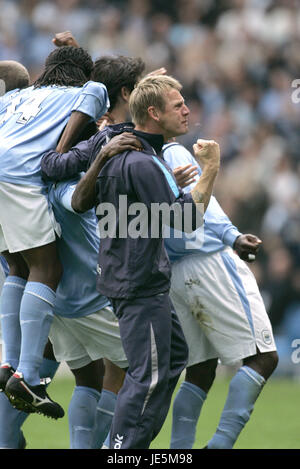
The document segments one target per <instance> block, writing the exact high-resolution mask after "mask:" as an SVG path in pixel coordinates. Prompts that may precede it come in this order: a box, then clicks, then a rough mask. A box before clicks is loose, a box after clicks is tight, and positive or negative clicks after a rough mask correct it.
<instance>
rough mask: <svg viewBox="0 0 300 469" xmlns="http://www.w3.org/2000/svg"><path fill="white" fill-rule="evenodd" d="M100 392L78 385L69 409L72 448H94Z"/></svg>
mask: <svg viewBox="0 0 300 469" xmlns="http://www.w3.org/2000/svg"><path fill="white" fill-rule="evenodd" d="M99 398H100V392H98V391H97V390H96V389H94V388H89V387H87V386H76V387H75V389H74V392H73V395H72V399H71V402H70V405H69V409H68V415H69V431H70V448H71V449H92V437H93V430H94V425H95V415H96V409H97V403H98V401H99Z"/></svg>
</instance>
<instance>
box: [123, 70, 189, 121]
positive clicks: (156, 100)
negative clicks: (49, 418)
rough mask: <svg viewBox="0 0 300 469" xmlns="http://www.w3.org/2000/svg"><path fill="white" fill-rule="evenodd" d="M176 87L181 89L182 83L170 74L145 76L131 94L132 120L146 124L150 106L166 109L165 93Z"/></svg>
mask: <svg viewBox="0 0 300 469" xmlns="http://www.w3.org/2000/svg"><path fill="white" fill-rule="evenodd" d="M171 89H175V90H177V91H181V89H182V85H181V84H180V83H179V81H178V80H176V79H175V78H173V77H171V76H169V75H153V76H152V75H151V76H149V75H148V76H146V77H145V78H143V79H142V80H141V81H140V82H139V83H138V84H137V85H136V87H135V88H134V90H133V91H132V93H131V95H130V100H129V111H130V114H131V117H132V121H133V122H134V123H135V124H138V125H144V124H145V123H146V121H147V119H148V108H149V107H150V106H155V107H156V108H158V109H159V110H161V111H163V110H164V109H165V104H166V101H165V93H166V92H168V91H170V90H171Z"/></svg>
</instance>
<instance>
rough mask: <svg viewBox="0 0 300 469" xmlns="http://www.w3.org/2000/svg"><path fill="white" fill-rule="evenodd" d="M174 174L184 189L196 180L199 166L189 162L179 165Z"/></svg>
mask: <svg viewBox="0 0 300 469" xmlns="http://www.w3.org/2000/svg"><path fill="white" fill-rule="evenodd" d="M173 174H174V176H175V178H176V182H177V185H178V186H179V187H181V188H182V189H183V188H184V187H187V186H189V185H190V184H192V183H193V182H195V181H196V179H195V176H197V174H198V168H197V166H193V165H192V163H189V164H187V165H186V166H178V168H175V169H174V170H173Z"/></svg>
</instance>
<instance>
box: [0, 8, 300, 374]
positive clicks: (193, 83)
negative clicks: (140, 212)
mask: <svg viewBox="0 0 300 469" xmlns="http://www.w3.org/2000/svg"><path fill="white" fill-rule="evenodd" d="M0 11H1V16H0V60H7V59H11V60H17V61H20V62H22V63H23V64H24V65H25V66H26V67H27V68H28V70H29V72H30V74H31V77H32V79H34V78H35V77H36V75H38V74H39V73H40V71H41V68H42V65H43V63H44V60H45V58H46V56H47V55H48V54H49V52H51V50H52V49H53V45H52V42H51V39H52V38H53V36H54V34H55V33H57V32H61V31H66V30H71V31H72V33H73V34H74V36H75V37H76V39H77V40H78V42H79V43H80V45H81V46H83V47H85V48H86V49H87V50H88V51H89V52H90V53H91V55H92V57H93V58H94V59H95V58H97V57H99V56H101V55H102V54H124V55H130V56H140V57H142V58H143V60H144V61H145V62H146V64H147V70H148V71H151V70H154V69H156V68H159V67H161V66H164V67H166V68H167V71H168V73H169V74H172V75H174V76H175V77H176V78H178V79H179V80H180V81H181V82H182V84H183V85H184V88H183V94H184V96H185V98H186V102H187V104H188V105H189V107H190V110H191V115H190V133H189V135H187V136H185V137H184V138H181V142H182V143H183V144H185V145H186V146H187V147H188V148H189V149H191V148H192V144H193V143H194V142H195V139H196V138H199V137H203V138H212V139H215V140H216V141H217V142H218V143H219V144H220V146H221V154H222V167H221V171H220V174H219V176H218V180H217V184H216V189H215V195H216V197H217V198H218V200H219V202H220V203H221V205H222V207H223V209H224V211H225V212H226V213H227V214H228V216H229V217H230V218H231V220H232V222H233V223H234V224H235V225H236V226H237V227H238V228H239V230H240V231H242V232H244V233H253V234H256V235H258V236H259V237H261V239H262V240H263V247H262V249H261V251H260V254H259V255H258V257H257V260H256V262H255V263H254V264H252V265H251V269H252V270H253V272H254V274H255V276H256V278H257V281H258V284H259V287H260V289H261V292H262V295H263V298H264V301H265V305H266V308H267V311H268V314H269V316H270V319H271V321H272V324H273V327H274V330H275V333H276V340H277V345H278V348H279V353H280V358H281V360H280V365H279V368H278V371H277V373H281V374H286V375H288V376H300V363H299V364H297V357H299V362H300V353H299V354H298V355H297V353H295V354H294V357H295V356H296V359H294V363H293V361H292V359H291V354H292V352H293V350H294V352H297V349H293V345H292V344H294V347H296V344H297V343H296V342H293V341H294V339H300V150H299V149H300V103H297V101H298V99H297V97H298V95H299V98H300V89H299V93H298V94H297V89H296V88H294V87H293V82H294V80H297V79H299V84H300V53H299V50H300V8H299V2H298V1H297V0H295V1H294V0H173V1H165V0H127V1H126V0H51V1H46V0H19V1H18V0H0ZM293 96H294V99H292V97H293ZM299 100H300V99H299ZM299 344H300V340H299ZM298 348H299V350H300V346H299V345H298Z"/></svg>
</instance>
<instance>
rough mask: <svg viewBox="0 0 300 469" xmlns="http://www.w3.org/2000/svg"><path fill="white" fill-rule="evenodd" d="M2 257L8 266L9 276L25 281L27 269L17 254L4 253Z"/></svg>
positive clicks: (27, 273)
mask: <svg viewBox="0 0 300 469" xmlns="http://www.w3.org/2000/svg"><path fill="white" fill-rule="evenodd" d="M2 255H3V256H4V258H5V260H6V262H7V264H8V267H9V275H13V276H14V277H20V278H23V279H24V280H27V278H28V275H29V269H28V266H27V264H26V262H25V261H24V259H23V258H22V256H21V255H20V254H19V253H14V254H10V253H9V252H8V251H5V252H4V253H2Z"/></svg>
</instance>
